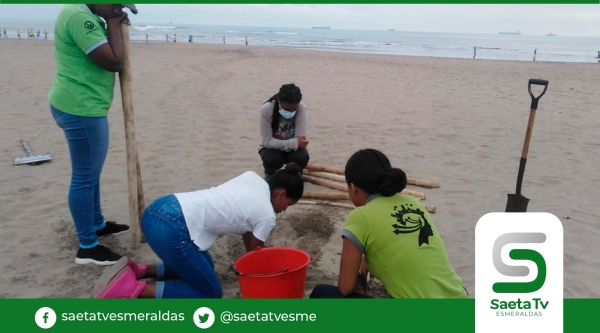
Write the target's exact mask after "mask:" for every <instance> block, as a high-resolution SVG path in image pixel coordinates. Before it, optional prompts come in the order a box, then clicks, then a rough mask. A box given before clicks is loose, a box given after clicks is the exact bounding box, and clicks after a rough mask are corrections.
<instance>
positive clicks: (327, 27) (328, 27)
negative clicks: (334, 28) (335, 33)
mask: <svg viewBox="0 0 600 333" xmlns="http://www.w3.org/2000/svg"><path fill="white" fill-rule="evenodd" d="M312 28H313V29H331V27H330V26H326V27H312Z"/></svg>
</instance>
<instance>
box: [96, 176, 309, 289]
mask: <svg viewBox="0 0 600 333" xmlns="http://www.w3.org/2000/svg"><path fill="white" fill-rule="evenodd" d="M303 191H304V182H303V180H302V177H301V176H300V169H299V168H297V167H294V166H291V167H288V168H286V170H279V171H277V172H276V173H275V174H273V175H272V176H271V177H269V178H268V179H267V180H266V181H265V180H264V179H263V178H262V177H260V176H259V175H257V174H256V173H254V172H251V171H248V172H246V173H244V174H242V175H240V176H238V177H236V178H234V179H232V180H230V181H228V182H226V183H224V184H222V185H219V186H217V187H213V188H210V189H206V190H200V191H195V192H187V193H175V194H170V195H167V196H165V197H162V198H160V199H157V200H156V201H154V202H153V203H152V204H151V205H150V206H148V208H146V210H145V212H144V214H143V216H142V231H143V232H144V235H145V236H146V240H147V241H148V244H149V245H150V247H151V248H152V250H153V251H154V252H155V253H156V254H157V255H158V257H159V258H160V259H161V260H162V262H159V263H156V264H148V265H141V264H137V263H135V262H134V261H133V260H131V259H122V260H121V261H120V263H117V265H121V266H122V267H121V268H119V267H116V269H115V270H113V271H117V270H118V272H116V273H115V276H114V277H112V279H110V281H109V282H108V283H107V284H106V285H105V286H104V285H102V284H100V286H99V287H97V289H96V290H98V292H95V295H94V297H96V298H137V297H148V298H220V297H221V296H222V294H223V292H222V289H221V283H220V282H219V279H218V278H217V275H216V273H215V271H214V263H213V260H212V258H211V256H210V254H209V252H208V249H209V248H210V246H211V245H212V244H213V243H214V242H215V240H216V239H217V237H218V236H219V235H223V234H237V235H242V238H243V240H244V245H245V247H246V251H251V250H253V249H255V248H257V247H259V246H263V244H264V242H265V241H266V240H267V237H268V236H269V233H270V232H271V230H272V229H273V227H274V226H275V220H276V218H275V213H279V212H283V211H285V210H286V209H287V208H288V207H289V206H291V205H293V204H295V203H296V202H297V201H298V200H299V199H300V198H301V197H302V192H303ZM147 278H155V279H156V280H157V282H148V281H146V280H145V279H147ZM173 279H176V280H173ZM165 280H168V281H165Z"/></svg>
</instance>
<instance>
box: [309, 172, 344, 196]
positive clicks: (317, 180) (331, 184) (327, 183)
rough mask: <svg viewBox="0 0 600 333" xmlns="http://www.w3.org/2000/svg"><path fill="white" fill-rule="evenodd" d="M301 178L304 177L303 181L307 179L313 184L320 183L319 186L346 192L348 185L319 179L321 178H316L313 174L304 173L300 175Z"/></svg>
mask: <svg viewBox="0 0 600 333" xmlns="http://www.w3.org/2000/svg"><path fill="white" fill-rule="evenodd" d="M302 178H304V180H305V181H307V182H309V183H313V184H315V185H321V186H325V187H329V188H331V189H334V190H338V191H342V192H348V186H347V185H344V184H341V183H338V182H333V181H329V180H325V179H321V178H317V177H313V176H309V175H305V174H303V175H302Z"/></svg>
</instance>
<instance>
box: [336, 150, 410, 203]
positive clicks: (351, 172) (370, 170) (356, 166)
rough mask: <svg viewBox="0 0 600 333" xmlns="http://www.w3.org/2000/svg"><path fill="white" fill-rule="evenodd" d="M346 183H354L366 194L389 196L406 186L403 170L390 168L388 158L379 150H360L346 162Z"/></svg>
mask: <svg viewBox="0 0 600 333" xmlns="http://www.w3.org/2000/svg"><path fill="white" fill-rule="evenodd" d="M345 173H346V183H348V185H350V183H352V184H354V185H355V186H356V187H358V188H360V189H362V190H363V191H365V192H367V193H368V194H375V193H380V194H381V195H383V196H386V197H389V196H392V195H394V194H396V193H398V192H400V191H402V190H403V189H404V188H405V187H406V183H407V178H406V174H405V173H404V171H402V170H401V169H398V168H392V165H391V164H390V160H389V159H388V158H387V157H386V156H385V155H384V154H383V153H382V152H380V151H379V150H375V149H363V150H360V151H358V152H356V153H354V155H352V157H350V159H349V160H348V162H347V163H346V170H345Z"/></svg>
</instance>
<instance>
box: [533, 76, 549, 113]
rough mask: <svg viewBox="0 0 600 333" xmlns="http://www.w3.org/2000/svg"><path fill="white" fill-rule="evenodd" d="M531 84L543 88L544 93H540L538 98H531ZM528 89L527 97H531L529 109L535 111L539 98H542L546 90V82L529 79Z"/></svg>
mask: <svg viewBox="0 0 600 333" xmlns="http://www.w3.org/2000/svg"><path fill="white" fill-rule="evenodd" d="M532 84H535V85H538V86H544V91H542V93H541V94H540V95H539V96H538V97H535V96H533V92H532V91H531V85H532ZM528 89H529V96H531V109H532V110H537V107H538V101H539V100H540V98H542V96H544V94H545V93H546V90H547V89H548V81H547V80H542V79H529V87H528Z"/></svg>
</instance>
